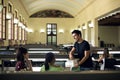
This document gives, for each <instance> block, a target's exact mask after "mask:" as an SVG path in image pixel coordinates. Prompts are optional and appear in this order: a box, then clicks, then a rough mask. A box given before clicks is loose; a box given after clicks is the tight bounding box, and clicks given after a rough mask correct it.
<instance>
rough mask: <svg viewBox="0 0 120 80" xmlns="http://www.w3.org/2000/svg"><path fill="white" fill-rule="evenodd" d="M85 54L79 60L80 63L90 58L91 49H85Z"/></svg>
mask: <svg viewBox="0 0 120 80" xmlns="http://www.w3.org/2000/svg"><path fill="white" fill-rule="evenodd" d="M84 55H85V56H84V57H83V58H82V59H81V60H80V61H79V63H78V64H79V65H81V64H83V63H84V62H85V61H86V60H87V59H88V57H89V56H90V51H85V52H84Z"/></svg>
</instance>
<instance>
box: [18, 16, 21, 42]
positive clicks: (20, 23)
mask: <svg viewBox="0 0 120 80" xmlns="http://www.w3.org/2000/svg"><path fill="white" fill-rule="evenodd" d="M19 17H20V24H21V20H22V17H21V16H19ZM20 24H19V25H18V26H19V30H18V31H19V40H22V28H21V25H20Z"/></svg>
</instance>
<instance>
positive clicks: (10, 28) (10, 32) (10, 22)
mask: <svg viewBox="0 0 120 80" xmlns="http://www.w3.org/2000/svg"><path fill="white" fill-rule="evenodd" d="M8 13H9V14H11V15H10V16H11V19H9V20H8V39H9V40H12V39H14V34H13V33H14V32H13V30H14V29H13V15H12V5H11V4H10V3H9V4H8Z"/></svg>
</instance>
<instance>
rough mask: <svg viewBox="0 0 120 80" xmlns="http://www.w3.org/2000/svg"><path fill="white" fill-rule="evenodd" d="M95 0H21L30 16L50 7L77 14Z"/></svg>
mask: <svg viewBox="0 0 120 80" xmlns="http://www.w3.org/2000/svg"><path fill="white" fill-rule="evenodd" d="M92 1H95V0H21V2H22V4H23V6H24V8H25V10H26V12H27V13H28V15H29V16H31V15H32V14H34V13H36V12H39V11H43V10H49V9H55V10H60V11H64V12H66V13H69V14H71V15H72V16H76V15H77V14H78V13H79V12H80V11H81V10H82V9H83V8H84V7H86V6H87V5H88V4H90V3H91V2H92Z"/></svg>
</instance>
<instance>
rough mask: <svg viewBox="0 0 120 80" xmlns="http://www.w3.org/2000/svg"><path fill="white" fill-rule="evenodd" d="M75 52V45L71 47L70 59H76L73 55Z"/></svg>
mask: <svg viewBox="0 0 120 80" xmlns="http://www.w3.org/2000/svg"><path fill="white" fill-rule="evenodd" d="M74 52H75V48H74V47H73V48H72V49H71V51H70V53H69V58H70V59H74V57H73V54H74Z"/></svg>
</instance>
